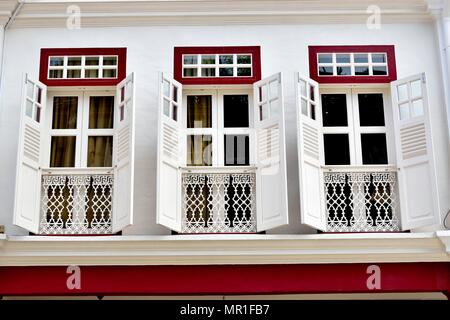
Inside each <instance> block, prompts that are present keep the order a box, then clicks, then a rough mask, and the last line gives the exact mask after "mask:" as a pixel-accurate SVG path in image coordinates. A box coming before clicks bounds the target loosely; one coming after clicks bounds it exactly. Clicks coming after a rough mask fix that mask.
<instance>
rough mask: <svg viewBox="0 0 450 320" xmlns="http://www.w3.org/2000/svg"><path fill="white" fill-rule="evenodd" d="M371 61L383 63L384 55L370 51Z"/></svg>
mask: <svg viewBox="0 0 450 320" xmlns="http://www.w3.org/2000/svg"><path fill="white" fill-rule="evenodd" d="M372 62H374V63H385V62H386V55H385V54H384V53H372Z"/></svg>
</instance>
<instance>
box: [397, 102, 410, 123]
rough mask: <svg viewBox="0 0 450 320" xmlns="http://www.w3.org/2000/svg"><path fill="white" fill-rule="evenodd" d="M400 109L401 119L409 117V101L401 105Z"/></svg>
mask: <svg viewBox="0 0 450 320" xmlns="http://www.w3.org/2000/svg"><path fill="white" fill-rule="evenodd" d="M399 109H400V120H404V119H408V118H409V117H410V114H409V103H404V104H401V105H400V106H399Z"/></svg>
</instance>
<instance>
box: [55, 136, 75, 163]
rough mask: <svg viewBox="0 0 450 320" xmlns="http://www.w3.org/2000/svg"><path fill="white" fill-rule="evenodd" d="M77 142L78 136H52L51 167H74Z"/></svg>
mask: <svg viewBox="0 0 450 320" xmlns="http://www.w3.org/2000/svg"><path fill="white" fill-rule="evenodd" d="M75 144H76V137H72V136H55V137H52V141H51V150H50V167H74V166H75Z"/></svg>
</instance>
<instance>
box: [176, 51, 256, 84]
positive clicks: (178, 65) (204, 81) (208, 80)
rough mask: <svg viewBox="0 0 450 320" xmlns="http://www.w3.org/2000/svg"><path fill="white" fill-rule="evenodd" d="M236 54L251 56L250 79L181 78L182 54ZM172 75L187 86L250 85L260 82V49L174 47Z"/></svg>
mask: <svg viewBox="0 0 450 320" xmlns="http://www.w3.org/2000/svg"><path fill="white" fill-rule="evenodd" d="M227 53H228V54H232V53H233V54H237V53H249V54H251V55H252V76H251V77H197V78H184V77H183V55H184V54H227ZM173 68H174V70H173V74H174V78H175V80H177V81H178V82H180V83H182V84H185V85H189V84H252V83H254V82H256V81H259V80H261V48H260V47H259V46H239V47H175V48H174V62H173Z"/></svg>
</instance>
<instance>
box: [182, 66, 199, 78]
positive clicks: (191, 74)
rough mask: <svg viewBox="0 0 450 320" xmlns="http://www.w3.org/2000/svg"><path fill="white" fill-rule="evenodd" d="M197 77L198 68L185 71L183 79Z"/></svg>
mask: <svg viewBox="0 0 450 320" xmlns="http://www.w3.org/2000/svg"><path fill="white" fill-rule="evenodd" d="M196 76H197V68H184V69H183V77H196Z"/></svg>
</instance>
